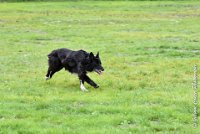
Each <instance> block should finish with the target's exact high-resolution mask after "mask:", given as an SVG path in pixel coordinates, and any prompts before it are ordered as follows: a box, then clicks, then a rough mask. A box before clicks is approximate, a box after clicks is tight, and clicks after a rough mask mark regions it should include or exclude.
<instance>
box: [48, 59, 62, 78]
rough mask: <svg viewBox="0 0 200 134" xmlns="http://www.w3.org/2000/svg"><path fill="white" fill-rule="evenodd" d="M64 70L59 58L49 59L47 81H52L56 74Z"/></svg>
mask: <svg viewBox="0 0 200 134" xmlns="http://www.w3.org/2000/svg"><path fill="white" fill-rule="evenodd" d="M62 68H63V66H62V64H61V62H60V61H59V59H58V58H57V57H49V68H48V71H47V74H46V80H48V79H50V78H51V77H52V76H53V75H54V74H55V73H56V72H58V71H60V70H61V69H62Z"/></svg>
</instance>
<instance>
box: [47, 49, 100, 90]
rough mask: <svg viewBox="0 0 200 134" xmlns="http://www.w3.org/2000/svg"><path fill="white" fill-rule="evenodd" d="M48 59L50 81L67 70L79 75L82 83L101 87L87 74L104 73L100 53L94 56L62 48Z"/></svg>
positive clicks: (81, 51)
mask: <svg viewBox="0 0 200 134" xmlns="http://www.w3.org/2000/svg"><path fill="white" fill-rule="evenodd" d="M48 58H49V60H48V63H49V68H48V71H47V74H46V77H47V78H48V79H49V78H51V77H52V76H53V75H54V74H55V73H56V72H58V71H60V70H61V69H62V68H65V70H68V71H69V72H71V73H76V74H78V77H79V79H80V80H81V81H82V83H84V82H87V83H88V84H90V85H91V86H93V87H94V88H98V87H99V86H98V85H97V84H96V83H95V82H94V81H92V80H91V79H90V78H89V77H88V76H87V72H92V71H95V72H97V73H98V74H101V72H102V71H104V68H103V67H102V65H101V60H100V57H99V53H97V55H96V56H94V55H93V53H92V52H91V53H87V52H86V51H84V50H79V51H72V50H69V49H65V48H61V49H57V50H53V51H52V52H51V53H50V54H49V55H48Z"/></svg>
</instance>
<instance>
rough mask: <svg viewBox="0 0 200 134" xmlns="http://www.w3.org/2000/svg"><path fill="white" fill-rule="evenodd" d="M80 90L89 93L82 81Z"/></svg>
mask: <svg viewBox="0 0 200 134" xmlns="http://www.w3.org/2000/svg"><path fill="white" fill-rule="evenodd" d="M80 88H81V90H82V91H86V92H87V91H88V90H87V89H86V88H85V87H84V85H83V83H82V81H81V85H80Z"/></svg>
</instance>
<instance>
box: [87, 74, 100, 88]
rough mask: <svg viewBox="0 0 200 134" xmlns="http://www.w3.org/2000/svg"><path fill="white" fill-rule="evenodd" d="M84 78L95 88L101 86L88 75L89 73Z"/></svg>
mask: <svg viewBox="0 0 200 134" xmlns="http://www.w3.org/2000/svg"><path fill="white" fill-rule="evenodd" d="M84 80H85V81H86V82H87V83H88V84H90V85H91V86H93V87H94V88H98V87H99V86H98V85H97V84H96V83H95V82H94V81H93V80H91V79H90V77H88V76H87V75H85V76H84Z"/></svg>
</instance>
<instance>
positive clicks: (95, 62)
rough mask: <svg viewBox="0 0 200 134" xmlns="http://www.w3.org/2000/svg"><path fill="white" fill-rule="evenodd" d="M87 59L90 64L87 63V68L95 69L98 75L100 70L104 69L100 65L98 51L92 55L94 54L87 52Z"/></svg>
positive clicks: (100, 72) (89, 69)
mask: <svg viewBox="0 0 200 134" xmlns="http://www.w3.org/2000/svg"><path fill="white" fill-rule="evenodd" d="M89 61H90V64H88V68H87V70H88V71H95V72H97V73H98V74H99V75H100V74H102V72H103V71H104V68H103V67H102V65H101V59H100V57H99V52H98V53H97V55H96V56H94V54H93V53H92V52H91V53H90V54H89Z"/></svg>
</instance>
